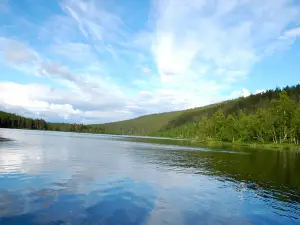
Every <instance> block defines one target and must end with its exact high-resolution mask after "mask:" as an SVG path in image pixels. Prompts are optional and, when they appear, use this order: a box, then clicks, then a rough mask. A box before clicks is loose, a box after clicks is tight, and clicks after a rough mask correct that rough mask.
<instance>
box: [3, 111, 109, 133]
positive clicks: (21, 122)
mask: <svg viewBox="0 0 300 225" xmlns="http://www.w3.org/2000/svg"><path fill="white" fill-rule="evenodd" d="M0 128H15V129H33V130H51V131H65V132H81V133H101V134H103V133H105V130H104V128H102V127H101V126H94V125H84V124H75V123H74V124H69V123H49V122H46V121H45V120H43V119H31V118H26V117H22V116H19V115H16V114H13V113H7V112H3V111H0Z"/></svg>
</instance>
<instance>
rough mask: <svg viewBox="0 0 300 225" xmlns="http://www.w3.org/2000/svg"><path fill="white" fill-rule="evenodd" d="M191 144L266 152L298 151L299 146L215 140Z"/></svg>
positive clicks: (198, 141)
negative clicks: (263, 150)
mask: <svg viewBox="0 0 300 225" xmlns="http://www.w3.org/2000/svg"><path fill="white" fill-rule="evenodd" d="M192 142H193V143H194V144H195V145H199V146H207V147H210V148H225V149H227V148H233V149H239V148H253V149H267V150H297V151H300V146H299V145H296V144H289V143H278V144H275V143H244V142H235V143H230V142H222V141H217V140H197V139H194V140H192Z"/></svg>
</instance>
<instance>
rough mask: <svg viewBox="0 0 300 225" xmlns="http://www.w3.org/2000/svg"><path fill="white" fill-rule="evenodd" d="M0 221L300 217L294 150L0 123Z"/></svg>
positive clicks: (281, 220)
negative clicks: (210, 145)
mask: <svg viewBox="0 0 300 225" xmlns="http://www.w3.org/2000/svg"><path fill="white" fill-rule="evenodd" d="M0 137H3V138H9V139H11V141H2V142H0V224H1V225H6V224H9V225H13V224H22V225H27V224H75V225H76V224H114V225H117V224H133V225H134V224H151V225H152V224H155V225H156V224H170V225H176V224H192V225H194V224H203V225H206V224H207V225H208V224H212V225H216V224H247V225H250V224H272V225H276V224H285V225H289V224H300V153H299V152H295V151H272V150H259V149H258V150H253V149H239V150H231V149H227V150H221V149H208V148H200V147H193V146H182V145H178V141H175V140H168V139H154V138H151V139H150V138H138V137H125V136H111V135H97V134H78V133H63V132H50V131H32V130H9V129H0Z"/></svg>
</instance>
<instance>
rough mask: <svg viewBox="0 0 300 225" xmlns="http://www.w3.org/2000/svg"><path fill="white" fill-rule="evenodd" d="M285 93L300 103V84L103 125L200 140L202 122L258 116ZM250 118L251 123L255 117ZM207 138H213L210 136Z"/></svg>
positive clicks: (111, 129)
mask: <svg viewBox="0 0 300 225" xmlns="http://www.w3.org/2000/svg"><path fill="white" fill-rule="evenodd" d="M283 91H284V92H285V93H286V95H287V96H288V98H289V99H290V100H291V101H292V102H293V104H294V103H299V102H300V85H297V86H292V87H285V88H283V89H280V88H276V89H275V90H268V91H266V92H264V93H259V94H256V95H250V96H248V97H245V98H244V97H241V98H238V99H234V100H229V101H224V102H221V103H217V104H213V105H209V106H204V107H198V108H194V109H188V110H183V111H177V112H170V113H163V114H154V115H147V116H143V117H139V118H136V119H132V120H126V121H120V122H115V123H107V124H103V125H102V126H103V127H104V128H105V130H106V132H107V133H118V134H129V135H153V136H167V137H187V138H196V137H197V138H199V136H203V134H202V133H201V134H200V133H199V130H198V129H195V128H194V126H197V127H199V126H200V125H199V124H201V123H202V122H203V123H205V122H206V120H208V119H210V118H212V117H213V116H214V117H216V116H218V115H219V114H221V116H223V117H224V118H227V116H228V115H231V116H230V117H229V118H228V120H229V119H230V118H231V117H234V118H237V117H238V116H239V117H241V116H242V115H245V116H246V115H247V116H248V115H253V114H256V113H257V112H258V111H259V109H261V110H263V109H269V110H270V108H274V107H275V105H276V104H275V102H276V100H278V99H279V96H280V94H281V93H282V92H283ZM216 112H218V114H216V115H215V113H216ZM269 113H270V115H269V116H271V117H272V118H276V117H275V114H274V112H273V111H272V112H269ZM249 119H251V120H252V119H253V118H249ZM197 132H198V133H197ZM204 136H205V135H204ZM208 136H209V137H210V136H211V135H208ZM236 139H237V138H236Z"/></svg>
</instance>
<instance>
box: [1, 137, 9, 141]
mask: <svg viewBox="0 0 300 225" xmlns="http://www.w3.org/2000/svg"><path fill="white" fill-rule="evenodd" d="M0 141H10V139H8V138H3V137H0Z"/></svg>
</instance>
